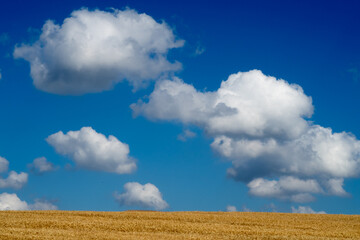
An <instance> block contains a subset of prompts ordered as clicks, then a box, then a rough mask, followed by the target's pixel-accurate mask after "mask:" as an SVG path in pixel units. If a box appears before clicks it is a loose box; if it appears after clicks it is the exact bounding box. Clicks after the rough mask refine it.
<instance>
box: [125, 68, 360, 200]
mask: <svg viewBox="0 0 360 240" xmlns="http://www.w3.org/2000/svg"><path fill="white" fill-rule="evenodd" d="M131 108H132V109H133V112H134V115H135V116H137V115H143V116H145V117H147V118H148V119H151V120H161V121H177V122H181V123H183V124H184V125H189V124H193V125H196V126H198V127H200V128H203V129H204V130H205V131H206V132H207V134H208V135H210V136H212V137H214V141H213V143H212V144H211V147H212V149H213V150H214V151H215V152H216V153H218V154H219V155H220V156H222V157H223V158H225V159H227V160H228V161H230V162H231V163H232V167H231V168H230V169H228V172H227V173H228V176H229V177H231V178H233V179H235V180H237V181H242V182H245V183H247V184H248V186H249V189H250V193H251V194H252V195H255V196H261V197H272V198H280V199H284V200H289V201H295V202H307V201H312V200H314V199H315V197H314V196H313V195H314V194H325V195H336V196H346V195H348V194H347V193H346V191H345V190H344V189H343V180H344V178H352V177H359V175H360V141H358V140H357V139H356V137H355V136H353V135H352V134H351V133H346V132H340V133H333V132H332V130H331V128H324V127H322V126H318V125H314V124H313V123H312V122H310V121H308V120H307V119H306V118H307V117H311V115H312V113H313V106H312V99H311V97H309V96H306V95H305V94H304V92H303V90H302V88H301V87H300V86H298V85H296V84H289V83H287V82H286V81H284V80H281V79H280V80H277V79H275V78H274V77H270V76H265V75H264V74H263V73H262V72H261V71H258V70H253V71H249V72H244V73H242V72H239V73H237V74H232V75H230V76H229V78H228V80H226V81H224V82H222V83H221V86H220V88H219V89H217V90H216V91H213V92H209V91H208V92H206V91H205V92H201V91H197V90H196V89H195V88H194V87H193V86H192V85H189V84H186V83H184V82H182V81H181V80H180V79H177V78H175V79H173V80H172V81H170V80H164V81H161V82H158V83H157V84H156V86H155V89H154V91H153V92H152V93H151V95H150V96H149V99H148V101H147V102H143V101H142V100H139V101H138V102H137V103H136V104H132V105H131ZM284 179H287V180H289V179H291V180H293V181H292V182H291V184H292V185H291V186H290V185H289V184H290V182H285V181H284ZM255 183H256V184H255ZM265 186H266V187H265ZM315 186H316V187H315ZM290 187H292V189H290ZM308 187H313V188H310V189H309V188H308ZM314 189H316V191H315V190H314ZM320 189H321V191H320Z"/></svg>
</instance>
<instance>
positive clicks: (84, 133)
mask: <svg viewBox="0 0 360 240" xmlns="http://www.w3.org/2000/svg"><path fill="white" fill-rule="evenodd" d="M46 141H47V142H48V143H49V144H50V145H51V146H53V147H54V148H55V150H56V151H57V152H58V153H60V154H62V155H65V156H68V157H69V158H71V159H72V160H73V161H74V162H75V163H76V164H77V166H78V167H81V168H85V169H89V170H95V171H105V172H114V173H118V174H125V173H131V172H133V171H135V170H136V162H135V160H134V159H133V158H131V157H130V156H129V152H130V150H129V145H127V144H126V143H122V142H120V141H119V140H118V139H117V138H116V137H114V136H112V135H110V136H109V137H106V136H104V135H103V134H101V133H97V132H96V131H95V130H94V129H92V128H91V127H83V128H81V129H80V130H79V131H69V132H68V133H66V134H64V133H63V132H62V131H60V132H57V133H55V134H52V135H50V136H49V137H48V138H47V139H46Z"/></svg>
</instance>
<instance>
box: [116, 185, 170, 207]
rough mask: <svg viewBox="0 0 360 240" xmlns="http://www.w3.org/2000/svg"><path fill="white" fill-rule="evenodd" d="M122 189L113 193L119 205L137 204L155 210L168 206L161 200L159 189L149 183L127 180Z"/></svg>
mask: <svg viewBox="0 0 360 240" xmlns="http://www.w3.org/2000/svg"><path fill="white" fill-rule="evenodd" d="M124 190H125V191H124V193H121V194H118V193H115V194H114V197H115V199H116V201H117V202H118V203H119V204H120V205H121V206H139V207H144V208H153V209H156V210H162V209H165V208H168V207H169V205H168V204H167V202H165V201H164V200H163V198H162V194H161V192H160V191H159V189H158V188H157V187H156V186H155V185H153V184H151V183H147V184H145V185H141V184H140V183H137V182H129V183H126V184H125V185H124Z"/></svg>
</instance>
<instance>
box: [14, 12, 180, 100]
mask: <svg viewBox="0 0 360 240" xmlns="http://www.w3.org/2000/svg"><path fill="white" fill-rule="evenodd" d="M183 44H184V41H182V40H177V39H176V37H175V36H174V34H173V32H172V30H171V29H170V27H169V26H168V25H167V24H166V23H165V22H161V23H158V22H156V21H155V20H154V19H153V18H152V17H151V16H149V15H146V14H144V13H143V14H139V13H137V12H136V11H134V10H131V9H126V10H124V11H120V10H117V9H113V11H112V12H105V11H100V10H95V11H89V10H88V9H81V10H78V11H74V12H72V14H71V16H70V17H68V18H66V19H65V20H64V22H63V23H62V25H58V24H56V23H54V22H53V21H51V20H48V21H46V23H45V24H44V26H43V28H42V33H41V35H40V38H39V39H38V40H37V41H36V42H35V43H34V44H32V45H27V44H22V45H20V46H17V47H16V48H15V50H14V57H15V58H23V59H25V60H26V61H28V62H29V63H30V67H31V77H32V78H33V82H34V85H35V87H36V88H38V89H40V90H43V91H46V92H50V93H55V94H62V95H80V94H85V93H91V92H100V91H103V90H108V89H111V88H112V87H113V86H114V85H115V84H116V83H118V82H120V81H121V80H123V79H126V80H128V81H129V83H130V84H131V85H133V86H134V87H135V89H137V88H139V87H143V86H146V85H147V84H148V82H149V81H152V80H156V79H158V78H159V77H160V76H162V75H163V74H164V73H167V72H173V71H176V70H179V69H180V68H181V64H180V63H178V62H175V63H171V62H169V60H168V59H167V53H168V51H169V50H170V49H173V48H178V47H181V46H183Z"/></svg>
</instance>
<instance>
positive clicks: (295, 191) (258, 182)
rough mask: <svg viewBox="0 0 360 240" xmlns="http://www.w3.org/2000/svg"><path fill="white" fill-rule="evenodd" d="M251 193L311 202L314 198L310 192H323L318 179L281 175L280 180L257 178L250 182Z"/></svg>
mask: <svg viewBox="0 0 360 240" xmlns="http://www.w3.org/2000/svg"><path fill="white" fill-rule="evenodd" d="M247 186H248V187H249V189H250V190H249V192H250V194H252V195H254V196H259V197H270V198H278V199H288V200H291V201H293V202H309V201H313V200H314V198H313V197H312V196H311V194H310V193H322V192H323V189H322V188H321V187H320V185H319V184H318V182H317V181H316V180H301V179H297V178H294V177H281V178H280V179H279V180H278V181H276V180H267V179H263V178H256V179H254V180H252V181H251V182H249V183H248V185H247Z"/></svg>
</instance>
